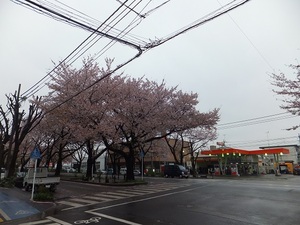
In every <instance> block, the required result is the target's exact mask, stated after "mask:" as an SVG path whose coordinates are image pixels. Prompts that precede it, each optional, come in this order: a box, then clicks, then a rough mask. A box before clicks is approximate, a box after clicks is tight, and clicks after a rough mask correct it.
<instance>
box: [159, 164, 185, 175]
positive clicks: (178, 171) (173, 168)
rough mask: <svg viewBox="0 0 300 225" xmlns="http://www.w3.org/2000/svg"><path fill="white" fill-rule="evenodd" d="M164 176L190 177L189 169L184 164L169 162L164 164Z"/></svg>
mask: <svg viewBox="0 0 300 225" xmlns="http://www.w3.org/2000/svg"><path fill="white" fill-rule="evenodd" d="M164 176H165V177H180V178H182V177H185V178H188V177H189V170H188V169H186V168H185V167H184V166H182V165H178V164H169V165H165V166H164Z"/></svg>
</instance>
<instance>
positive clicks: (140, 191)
mask: <svg viewBox="0 0 300 225" xmlns="http://www.w3.org/2000/svg"><path fill="white" fill-rule="evenodd" d="M119 192H125V193H128V192H130V193H135V194H137V195H142V194H150V193H153V191H146V190H130V191H119Z"/></svg>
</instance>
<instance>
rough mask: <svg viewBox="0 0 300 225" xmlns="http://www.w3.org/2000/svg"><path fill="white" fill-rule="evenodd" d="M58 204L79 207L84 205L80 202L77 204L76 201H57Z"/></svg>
mask: <svg viewBox="0 0 300 225" xmlns="http://www.w3.org/2000/svg"><path fill="white" fill-rule="evenodd" d="M57 203H59V204H64V205H69V206H74V207H81V206H84V205H82V204H78V203H74V202H70V201H59V202H57Z"/></svg>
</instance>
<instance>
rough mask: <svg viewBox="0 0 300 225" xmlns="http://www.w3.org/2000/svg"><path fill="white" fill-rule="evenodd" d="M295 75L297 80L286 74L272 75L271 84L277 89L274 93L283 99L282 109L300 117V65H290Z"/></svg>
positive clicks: (293, 128)
mask: <svg viewBox="0 0 300 225" xmlns="http://www.w3.org/2000/svg"><path fill="white" fill-rule="evenodd" d="M289 67H290V68H291V69H292V70H294V73H295V79H294V80H293V79H290V78H288V76H287V75H285V74H284V73H279V74H275V73H273V74H272V75H271V78H272V82H271V84H272V85H273V86H274V87H275V89H273V91H274V92H275V93H276V94H277V95H279V96H280V97H282V99H281V100H282V102H283V104H282V105H281V106H280V108H282V109H284V110H286V111H287V112H289V113H291V114H292V115H298V116H299V115H300V100H299V99H300V65H290V66H289ZM299 127H300V125H299V124H297V125H295V126H293V127H292V128H289V130H291V129H292V130H295V129H297V128H299Z"/></svg>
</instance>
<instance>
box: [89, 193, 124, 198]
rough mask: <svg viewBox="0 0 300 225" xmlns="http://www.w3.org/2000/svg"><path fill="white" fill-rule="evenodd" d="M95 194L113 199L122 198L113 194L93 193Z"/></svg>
mask: <svg viewBox="0 0 300 225" xmlns="http://www.w3.org/2000/svg"><path fill="white" fill-rule="evenodd" d="M95 195H96V196H99V197H104V198H114V199H121V198H124V197H121V196H113V195H109V196H107V194H101V193H99V194H95Z"/></svg>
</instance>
